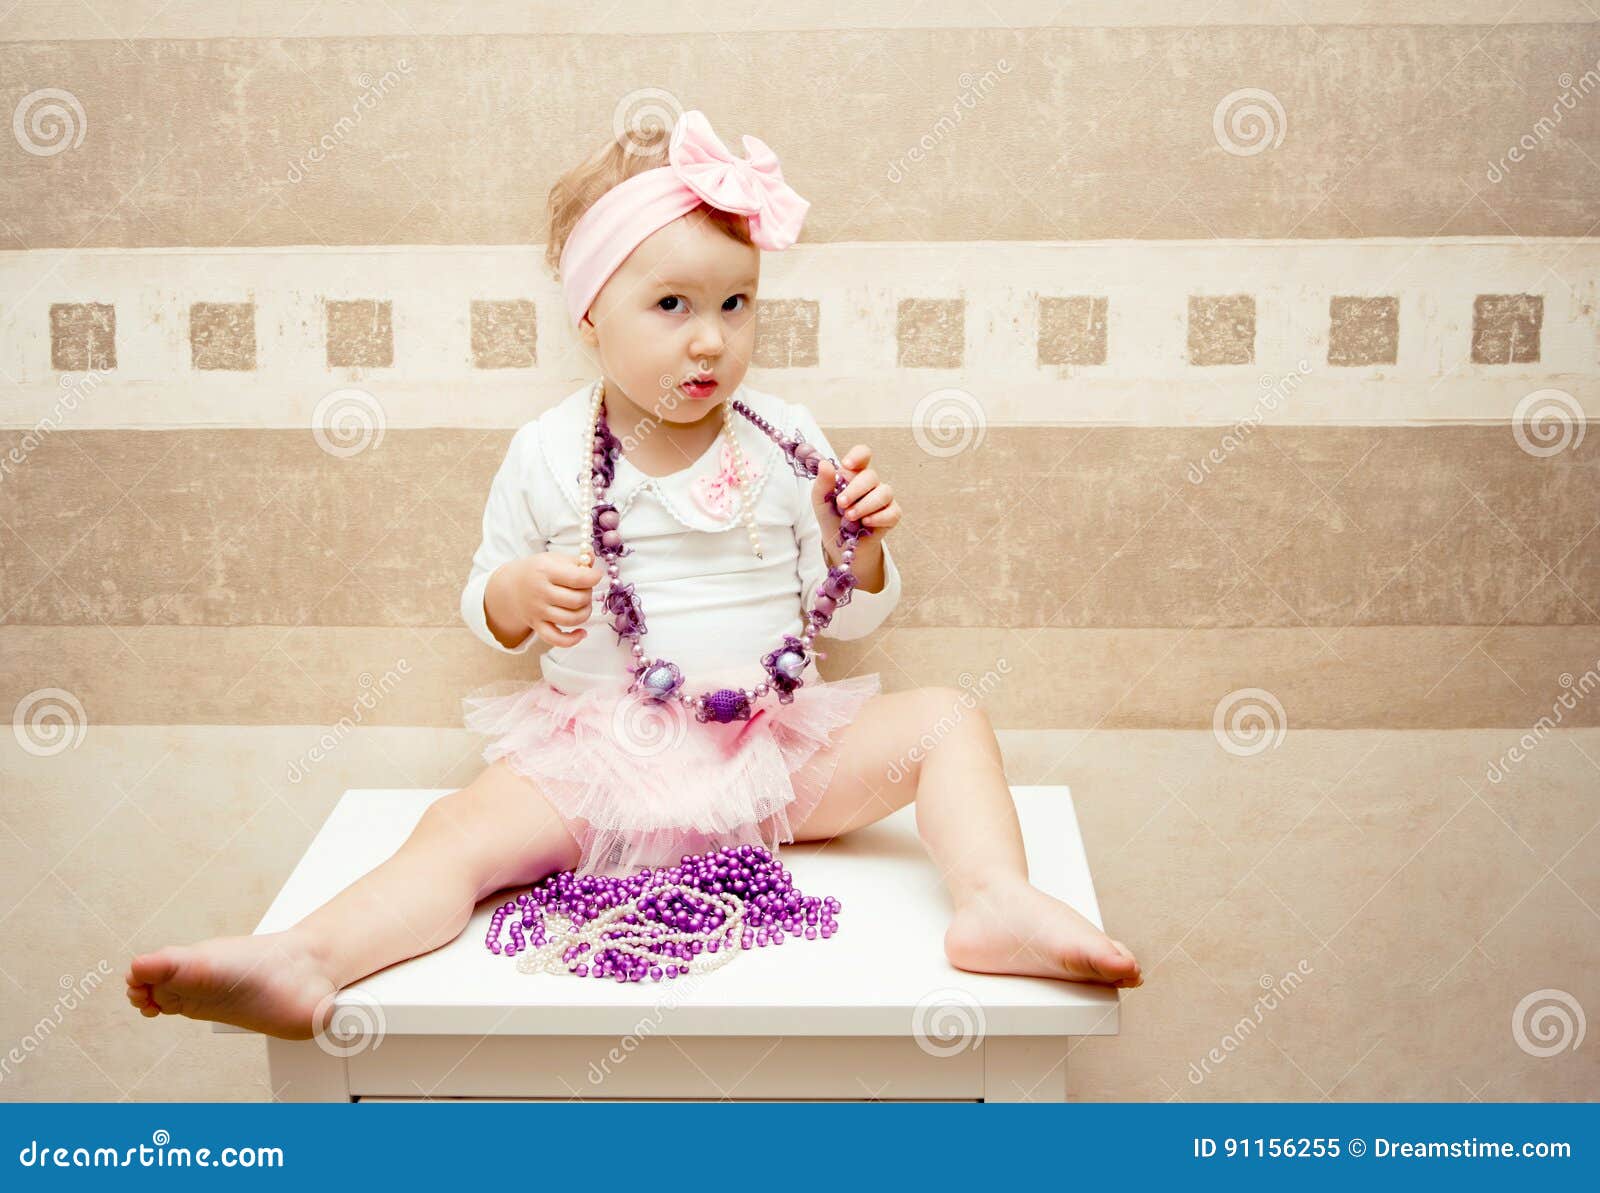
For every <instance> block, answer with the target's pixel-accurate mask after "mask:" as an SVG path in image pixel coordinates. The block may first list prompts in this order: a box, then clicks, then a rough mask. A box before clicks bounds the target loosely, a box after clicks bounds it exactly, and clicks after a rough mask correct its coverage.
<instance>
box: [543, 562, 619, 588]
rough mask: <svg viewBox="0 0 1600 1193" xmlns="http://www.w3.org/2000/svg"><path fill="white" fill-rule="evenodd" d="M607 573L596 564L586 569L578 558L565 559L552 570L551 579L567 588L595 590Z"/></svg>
mask: <svg viewBox="0 0 1600 1193" xmlns="http://www.w3.org/2000/svg"><path fill="white" fill-rule="evenodd" d="M604 575H605V573H604V572H603V571H601V570H600V569H599V568H598V567H596V566H595V565H594V564H592V563H591V564H590V565H589V566H588V567H584V566H583V565H582V564H581V563H579V562H578V559H577V557H576V556H573V557H572V558H570V559H565V560H563V561H561V562H560V563H558V564H556V565H555V566H554V567H552V568H551V569H550V579H551V580H552V581H553V582H554V583H556V584H560V585H562V586H563V587H566V588H593V587H594V586H595V585H596V584H598V583H600V578H601V577H602V576H604Z"/></svg>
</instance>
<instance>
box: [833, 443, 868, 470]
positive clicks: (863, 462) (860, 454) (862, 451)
mask: <svg viewBox="0 0 1600 1193" xmlns="http://www.w3.org/2000/svg"><path fill="white" fill-rule="evenodd" d="M871 461H872V449H871V448H870V447H868V446H867V445H866V444H865V443H858V444H856V445H855V446H854V447H852V448H851V449H850V450H849V451H847V452H845V454H844V459H842V460H840V461H839V462H840V463H841V464H843V465H844V466H845V467H846V468H848V469H850V470H851V471H852V472H860V471H861V470H862V469H863V468H865V467H866V466H867V465H868V464H869V463H871Z"/></svg>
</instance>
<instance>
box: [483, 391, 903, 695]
mask: <svg viewBox="0 0 1600 1193" xmlns="http://www.w3.org/2000/svg"><path fill="white" fill-rule="evenodd" d="M590 389H591V386H590V385H589V384H585V385H584V386H583V387H582V388H581V389H578V390H575V391H574V392H573V393H571V394H569V395H568V396H567V397H566V398H564V399H562V400H561V401H560V402H558V403H557V404H556V405H554V406H552V407H551V408H550V409H548V410H546V411H545V412H544V413H543V414H541V415H540V416H539V417H537V418H535V419H533V420H532V421H530V422H527V423H525V424H523V425H522V426H521V427H519V428H518V430H517V432H516V434H515V435H514V436H512V439H511V445H510V447H509V449H508V450H507V452H506V457H505V460H504V462H503V463H502V464H501V465H500V469H499V471H498V472H497V473H496V474H495V477H494V481H493V483H492V484H491V485H490V488H489V498H488V502H487V504H486V506H485V507H484V511H483V539H482V542H480V543H479V545H478V549H477V551H476V552H475V553H474V555H473V557H472V568H471V571H470V573H469V575H468V577H467V583H466V586H465V587H464V588H463V589H462V591H461V616H462V619H463V620H464V621H465V622H466V624H467V626H468V627H469V628H470V629H471V630H472V632H473V633H474V634H476V635H477V636H478V637H479V638H480V639H482V640H483V641H484V642H485V643H487V644H488V645H489V646H491V647H493V648H494V649H495V650H498V651H500V652H501V653H503V654H522V653H524V652H525V651H527V650H529V649H530V648H531V647H532V646H533V645H534V643H535V642H540V641H541V640H540V639H539V637H538V635H537V634H535V633H532V632H530V633H529V634H528V636H527V638H526V639H524V640H523V641H522V642H521V643H520V644H519V645H518V646H516V647H515V648H510V649H508V648H507V647H505V646H503V645H502V644H501V643H500V642H499V641H498V640H497V639H496V638H495V636H494V634H492V633H491V632H490V630H489V624H488V618H487V615H486V613H485V611H484V607H483V597H484V591H485V589H486V588H487V587H488V584H489V577H490V576H491V575H492V574H493V573H494V571H495V569H497V568H498V567H500V565H501V564H503V563H505V562H507V561H508V560H511V559H515V558H517V557H518V556H522V555H536V554H538V553H540V552H543V551H556V552H560V553H562V554H566V555H572V556H576V555H577V553H578V549H579V546H580V545H581V543H582V542H583V539H584V537H585V527H586V522H585V519H586V511H583V510H580V508H579V504H578V502H579V493H580V490H579V487H578V480H579V468H580V462H585V463H586V462H587V457H588V452H589V445H588V443H587V442H585V435H586V429H587V420H588V409H589V406H588V404H589V399H590ZM734 399H738V400H741V401H743V402H744V403H745V404H746V405H747V406H749V407H750V408H751V409H752V410H754V411H755V412H756V413H757V414H759V415H761V416H762V417H763V418H765V419H766V420H767V421H768V422H769V423H771V424H772V425H773V426H774V427H776V428H777V429H778V430H779V431H780V432H783V433H785V434H790V433H798V434H799V435H800V437H801V438H803V439H805V440H806V442H808V443H812V444H814V445H816V447H817V448H819V449H820V450H821V451H822V453H823V454H824V455H826V456H830V457H833V458H834V459H836V460H837V459H838V456H837V454H836V453H835V452H834V450H833V447H832V445H831V444H830V443H829V442H828V439H827V437H826V436H825V435H824V434H823V433H822V429H821V428H820V427H819V426H818V425H817V423H816V420H815V419H814V418H812V416H811V412H810V411H809V410H807V409H806V408H805V407H804V406H802V405H800V404H798V403H791V402H786V401H784V400H783V399H782V398H778V397H775V396H773V395H771V394H767V393H763V392H761V391H759V390H755V389H752V388H751V387H750V386H748V385H741V386H740V387H739V388H738V389H737V390H736V391H735V392H734V393H733V395H732V396H731V397H730V398H728V399H726V400H728V401H732V400H734ZM732 425H733V427H734V434H735V435H736V437H737V439H738V441H739V445H740V447H741V448H742V449H743V451H744V455H745V459H746V460H747V461H748V462H749V465H750V467H751V469H752V471H755V472H757V473H758V475H754V476H753V477H752V480H751V489H752V493H753V497H752V500H753V501H754V503H755V506H754V508H755V521H756V529H757V531H758V533H759V534H760V537H761V548H762V551H763V553H764V554H765V556H766V558H765V559H757V558H756V555H755V552H754V550H753V549H752V548H751V545H750V537H749V534H748V533H747V532H746V530H745V528H744V523H743V506H742V504H741V503H742V500H743V494H742V493H740V492H739V491H738V489H737V487H735V490H734V496H733V499H732V501H731V502H730V503H729V512H728V516H727V517H726V518H724V519H719V518H717V517H714V516H713V515H711V514H708V513H707V512H705V511H704V510H703V509H702V508H701V507H700V506H699V505H698V504H697V503H696V502H695V501H694V500H693V497H692V489H691V486H692V485H693V483H694V481H695V480H696V479H698V478H700V477H702V476H707V475H712V474H716V473H718V472H720V471H721V467H720V465H721V454H722V447H723V443H724V436H722V435H719V436H718V437H717V439H716V440H715V441H714V442H713V443H712V445H711V447H710V448H708V449H707V451H706V452H705V453H704V454H703V455H702V456H701V457H700V459H698V460H696V461H695V462H694V463H693V464H691V465H689V466H688V467H687V468H684V469H681V470H680V471H678V472H674V473H671V474H670V475H667V476H662V477H652V476H648V475H646V474H645V473H643V472H640V471H639V470H638V469H637V468H635V467H634V466H633V464H632V463H631V462H629V460H628V458H627V454H626V453H623V455H622V456H621V458H620V459H619V460H618V461H617V466H616V473H615V479H614V480H613V482H612V484H611V486H610V488H609V489H608V490H607V492H606V495H605V500H607V501H609V502H611V503H612V504H614V505H615V506H616V507H617V509H618V511H619V512H620V514H621V515H622V521H621V525H620V527H619V529H620V530H621V532H622V540H623V545H624V546H625V547H629V548H632V550H631V551H630V552H629V553H627V554H625V555H623V556H622V558H621V559H620V561H619V566H620V569H621V574H620V577H619V580H620V582H622V583H628V584H632V585H634V588H635V592H636V594H637V596H638V598H639V601H640V603H641V604H642V606H643V609H644V621H645V634H644V637H643V639H642V642H643V644H644V647H645V651H646V657H647V658H665V659H670V660H671V661H673V662H675V663H677V664H678V666H679V668H680V669H681V670H682V671H683V673H684V680H685V686H686V687H687V689H688V690H689V691H691V692H697V691H701V690H703V689H704V688H705V687H706V686H708V682H716V683H719V684H721V683H731V684H737V685H739V686H742V687H754V686H755V685H756V684H758V683H760V682H761V681H762V680H764V679H765V678H766V673H765V672H764V670H763V669H762V666H761V657H762V656H763V655H765V654H767V653H768V652H769V651H771V650H773V649H775V648H776V647H778V646H780V645H781V644H782V642H783V636H784V635H785V634H794V635H795V636H797V637H798V636H799V635H800V633H801V632H802V630H803V629H804V625H805V623H804V621H803V610H802V607H801V597H802V595H804V597H805V608H807V609H809V608H810V606H811V600H812V594H813V593H814V592H815V590H816V587H817V585H818V584H819V583H821V582H822V580H823V579H824V578H825V577H826V575H827V566H828V565H827V562H826V560H825V558H824V556H823V552H822V529H821V526H820V525H819V523H818V522H817V516H816V511H815V510H814V509H813V508H812V506H811V487H812V485H813V484H814V483H815V482H814V481H813V480H812V479H811V478H808V477H803V476H797V475H796V474H795V473H794V472H793V470H792V469H791V468H790V466H789V463H788V461H787V459H786V457H785V456H784V454H783V450H782V448H780V447H779V446H778V445H777V444H776V443H774V442H773V441H772V439H771V438H769V437H768V436H767V434H766V433H765V432H763V431H762V430H761V429H760V428H759V427H757V426H756V425H755V424H754V423H752V422H751V421H750V420H749V419H748V418H746V417H745V416H744V415H742V414H740V413H738V412H737V411H735V412H734V415H733V424H732ZM883 568H884V581H883V588H882V589H881V590H880V591H878V592H866V591H863V590H862V589H860V588H857V589H856V590H855V591H854V592H852V593H851V595H850V601H849V603H848V604H846V605H842V606H840V607H839V608H838V609H837V610H836V611H835V612H834V615H833V620H832V622H831V623H830V624H829V625H828V627H827V629H825V630H823V631H821V633H820V635H819V637H831V638H838V639H850V638H861V637H864V636H865V635H867V634H870V633H871V632H872V631H873V630H875V629H877V628H878V626H879V625H880V624H881V623H882V622H883V620H884V618H885V617H887V616H888V615H889V612H890V611H891V610H892V609H893V608H894V607H895V605H896V604H897V603H898V602H899V600H900V572H899V569H898V568H897V567H896V566H895V561H894V556H893V555H892V554H891V553H890V551H889V547H888V544H887V543H885V544H884V546H883ZM607 585H608V581H607V580H606V579H604V578H602V579H601V581H600V583H599V584H597V585H595V588H594V593H595V595H596V596H597V597H598V596H601V595H603V594H604V592H605V590H606V588H607ZM585 628H586V629H587V630H588V631H589V632H588V634H587V635H586V636H585V637H584V638H583V639H582V641H580V642H577V643H576V644H574V645H572V646H564V647H546V648H545V649H544V651H543V654H542V655H541V656H540V668H541V670H542V673H543V675H544V678H545V679H546V680H548V681H549V682H550V683H552V684H553V685H554V686H555V687H557V688H558V689H560V690H561V691H563V692H567V693H577V692H582V691H587V690H590V689H592V688H595V687H599V686H601V685H603V684H615V683H617V682H619V681H625V680H626V679H627V671H628V666H629V664H630V663H631V662H632V655H631V653H630V651H629V644H628V643H627V642H626V641H625V640H623V639H621V638H619V636H618V635H617V632H616V631H615V630H614V629H613V628H612V627H611V621H610V615H609V614H607V613H606V611H605V609H604V607H603V606H601V605H598V604H597V605H596V606H595V608H594V610H593V612H592V613H591V614H590V617H589V620H588V622H586V623H585ZM824 650H825V648H824ZM804 678H805V679H806V680H808V681H811V680H815V679H818V678H820V676H819V674H818V672H817V669H816V664H815V662H811V663H809V664H808V666H807V668H806V673H805V676H804Z"/></svg>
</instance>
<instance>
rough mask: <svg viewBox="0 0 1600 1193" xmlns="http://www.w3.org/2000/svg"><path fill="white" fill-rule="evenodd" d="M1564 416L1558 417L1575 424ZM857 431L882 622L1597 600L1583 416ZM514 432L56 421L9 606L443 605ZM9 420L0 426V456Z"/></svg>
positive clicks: (1323, 618) (1528, 615)
mask: <svg viewBox="0 0 1600 1193" xmlns="http://www.w3.org/2000/svg"><path fill="white" fill-rule="evenodd" d="M1573 429H1574V428H1568V430H1573ZM835 436H836V437H837V438H836V441H835V447H836V449H837V450H840V451H844V450H847V445H848V444H850V443H852V442H854V441H856V440H860V441H862V442H866V443H869V444H870V445H872V446H873V447H874V449H875V452H876V457H875V467H876V468H877V469H878V471H879V472H880V475H881V476H882V477H883V478H884V479H885V480H886V481H888V482H889V483H890V484H891V485H892V486H893V488H894V490H895V492H896V493H897V494H898V497H899V500H900V501H901V503H902V507H903V509H904V510H905V518H904V521H903V522H902V524H901V526H900V527H899V528H897V529H896V530H895V531H894V534H893V538H892V539H891V542H892V543H893V544H894V546H895V548H896V551H897V557H898V559H899V560H900V562H901V565H902V569H903V573H904V575H905V580H906V594H907V595H906V598H905V600H904V603H903V605H902V607H901V608H900V609H898V610H897V611H896V613H895V614H894V617H893V624H896V625H902V626H945V625H967V626H994V627H1013V628H1031V627H1061V628H1120V627H1143V628H1155V627H1178V628H1181V629H1186V628H1189V627H1193V626H1202V627H1228V626H1237V627H1263V626H1281V627H1291V628H1300V627H1307V626H1310V627H1318V628H1320V629H1321V630H1322V632H1323V633H1324V634H1326V635H1328V636H1330V637H1331V636H1333V635H1334V631H1336V630H1337V629H1338V628H1339V627H1342V626H1346V625H1356V626H1374V625H1406V626H1431V625H1478V626H1484V627H1489V626H1495V625H1502V624H1503V625H1578V624H1582V625H1595V624H1600V614H1597V613H1596V608H1597V607H1600V600H1597V598H1596V593H1597V591H1600V528H1597V523H1600V508H1597V503H1596V501H1595V494H1596V493H1597V492H1600V483H1597V481H1600V437H1597V436H1595V435H1592V434H1591V435H1587V436H1585V437H1583V438H1582V439H1581V440H1577V441H1572V440H1569V442H1568V444H1567V446H1566V447H1565V449H1564V450H1559V451H1552V452H1551V453H1550V454H1534V452H1530V451H1529V450H1527V448H1530V447H1532V448H1535V449H1537V450H1543V449H1542V448H1538V445H1536V444H1532V443H1527V444H1524V443H1519V441H1518V438H1517V436H1516V435H1514V434H1513V431H1512V430H1511V429H1510V428H1472V427H1436V428H1405V427H1391V428H1340V429H1333V428H1322V429H1318V428H1282V427H1273V428H1260V429H1257V430H1256V431H1255V432H1254V433H1252V434H1249V435H1245V436H1243V437H1241V438H1239V439H1237V441H1233V439H1232V436H1231V435H1230V436H1228V437H1227V438H1224V437H1223V435H1221V434H1219V432H1218V431H1216V430H1213V429H1205V428H1189V429H1185V428H1160V429H1151V430H1140V429H1132V428H1087V429H1051V428H1039V429H1031V430H1013V429H1001V428H991V429H990V431H989V432H988V434H987V435H986V436H985V437H984V438H983V439H982V441H981V442H978V443H974V444H969V445H968V446H967V447H966V449H965V450H957V451H948V452H946V451H945V450H944V449H939V448H936V449H935V450H934V451H929V450H925V448H924V445H923V444H921V443H919V442H918V440H917V439H916V437H914V436H913V435H911V434H909V433H907V432H906V431H904V430H902V429H886V428H878V429H868V430H864V431H860V432H854V431H852V432H849V433H845V432H840V431H837V430H832V431H830V438H834V437H835ZM509 439H510V432H508V431H499V430H496V431H451V430H429V431H390V432H388V433H387V434H386V435H384V436H383V437H382V438H381V439H378V440H375V441H371V442H369V443H368V444H367V445H366V446H365V448H364V450H359V451H356V452H354V453H353V454H348V455H345V454H341V452H343V451H344V449H343V448H342V447H340V446H339V445H333V447H334V450H331V451H330V450H324V446H325V445H324V444H322V443H319V441H318V438H317V437H316V436H314V435H313V434H312V433H311V432H308V431H302V432H293V431H245V430H234V431H182V432H176V431H161V432H143V431H101V432H61V433H58V434H55V435H51V436H49V437H48V438H46V439H44V440H43V441H42V442H41V443H40V444H39V446H38V447H37V448H36V449H35V450H34V451H33V452H32V453H31V454H28V455H26V456H24V457H23V463H22V464H21V465H20V466H17V467H15V468H13V469H11V470H10V471H8V472H7V473H5V474H4V478H3V480H0V493H3V494H4V505H3V507H0V510H3V513H0V519H3V521H0V535H3V542H0V561H3V568H4V570H3V572H0V591H3V592H4V594H5V600H4V605H5V613H4V622H5V623H9V624H13V625H17V624H20V625H46V626H48V625H62V626H98V625H101V624H106V625H110V626H113V627H118V628H119V630H120V629H122V628H126V629H128V630H129V631H131V632H132V635H133V636H134V637H136V635H137V627H141V626H145V625H150V624H153V625H207V626H247V625H267V626H285V627H288V626H298V625H315V626H342V625H362V626H369V625H383V626H391V627H396V628H398V627H406V626H410V627H447V626H448V627H454V626H456V625H457V624H458V613H457V599H458V597H459V594H460V589H461V585H462V583H463V582H464V581H465V579H466V572H467V566H468V562H469V560H470V557H471V554H472V551H473V549H474V548H475V547H476V546H477V541H478V534H479V527H480V523H481V518H482V511H483V505H484V500H485V497H486V495H487V492H488V487H489V480H490V477H491V476H492V474H493V472H494V470H495V468H496V467H497V466H498V464H499V462H500V460H501V459H502V457H503V455H504V452H505V447H506V444H507V442H508V441H509ZM15 442H16V436H15V435H14V434H7V435H4V436H0V458H9V457H7V456H6V450H7V449H8V448H9V447H10V446H11V445H12V444H13V443H15Z"/></svg>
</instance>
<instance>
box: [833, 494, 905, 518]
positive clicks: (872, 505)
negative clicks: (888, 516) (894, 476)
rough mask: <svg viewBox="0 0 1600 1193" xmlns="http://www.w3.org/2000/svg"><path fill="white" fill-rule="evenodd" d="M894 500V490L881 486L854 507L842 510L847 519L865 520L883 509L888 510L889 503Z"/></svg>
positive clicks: (864, 496)
mask: <svg viewBox="0 0 1600 1193" xmlns="http://www.w3.org/2000/svg"><path fill="white" fill-rule="evenodd" d="M893 500H894V493H893V491H892V490H890V488H889V486H888V485H879V486H878V487H877V488H875V489H873V490H872V491H871V492H870V493H867V494H865V495H863V496H862V497H861V499H860V500H859V501H857V502H856V503H855V504H854V505H851V506H848V507H841V508H843V509H844V516H845V517H847V518H855V519H857V520H858V521H859V520H860V519H862V518H865V517H866V516H867V515H868V514H871V513H875V512H877V511H878V510H881V509H887V508H888V505H889V503H890V502H891V501H893Z"/></svg>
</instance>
